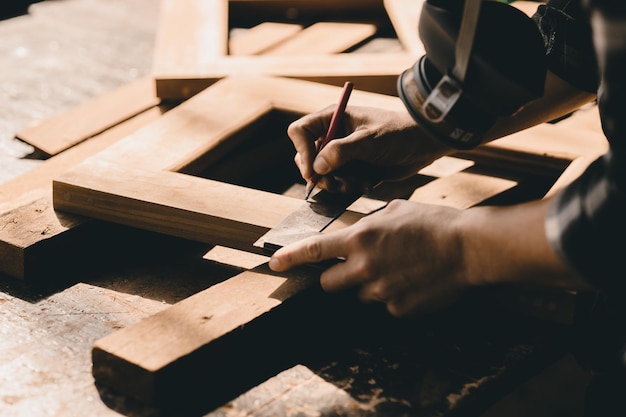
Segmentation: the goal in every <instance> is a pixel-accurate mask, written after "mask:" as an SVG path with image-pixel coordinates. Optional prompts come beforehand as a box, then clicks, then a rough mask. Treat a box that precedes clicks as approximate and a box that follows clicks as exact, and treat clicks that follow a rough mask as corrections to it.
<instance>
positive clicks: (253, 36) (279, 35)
mask: <svg viewBox="0 0 626 417" xmlns="http://www.w3.org/2000/svg"><path fill="white" fill-rule="evenodd" d="M301 30H302V25H297V24H292V23H276V22H263V23H260V24H258V25H256V26H254V27H252V28H250V29H246V30H245V31H244V32H243V33H239V34H237V36H231V37H230V38H229V40H228V53H229V55H257V54H262V53H263V52H264V51H266V50H268V49H270V48H271V47H273V46H274V45H276V44H278V43H281V42H283V41H285V40H287V39H289V38H290V37H292V36H293V35H295V34H296V33H298V32H300V31H301Z"/></svg>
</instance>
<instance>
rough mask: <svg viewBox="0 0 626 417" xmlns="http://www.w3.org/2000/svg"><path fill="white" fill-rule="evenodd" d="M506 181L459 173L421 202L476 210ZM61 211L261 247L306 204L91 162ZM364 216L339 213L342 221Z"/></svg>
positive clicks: (60, 193) (68, 176)
mask: <svg viewBox="0 0 626 417" xmlns="http://www.w3.org/2000/svg"><path fill="white" fill-rule="evenodd" d="M514 184H515V183H514V182H512V181H509V180H504V179H500V178H494V177H487V176H481V175H476V174H468V173H463V172H461V173H457V174H454V175H451V176H448V177H444V178H439V179H436V180H434V181H432V182H430V183H428V184H426V185H424V186H422V187H420V188H419V189H418V191H416V193H415V194H414V195H413V196H412V197H411V198H412V199H413V200H414V201H421V202H427V203H434V204H442V203H445V204H446V205H454V206H458V207H469V206H471V205H474V204H477V203H479V202H482V201H484V200H485V199H487V198H489V197H492V196H494V195H496V194H499V193H500V192H502V191H504V190H507V189H509V188H511V187H512V186H513V185H514ZM53 191H54V195H53V198H54V206H55V208H56V209H58V210H61V211H66V212H71V213H75V214H80V215H84V216H87V217H92V218H96V219H100V220H106V221H110V222H116V223H121V224H124V225H129V226H133V227H138V228H145V229H147V230H150V231H154V232H159V233H165V234H170V235H173V236H177V237H182V238H186V239H191V240H196V241H199V242H205V243H211V244H218V245H223V246H228V247H232V248H235V249H242V250H247V251H251V252H254V251H258V248H254V247H253V244H254V242H256V240H257V239H258V238H259V237H261V236H262V235H263V234H264V233H266V232H267V231H268V230H269V229H270V228H272V227H273V226H275V225H277V224H278V223H279V222H280V221H281V220H282V219H283V218H284V217H286V216H287V215H288V214H289V213H291V212H292V211H294V210H295V209H296V208H298V207H299V206H300V205H302V201H301V200H300V199H294V198H291V197H287V196H283V195H279V194H273V193H268V192H264V191H259V190H255V189H250V188H245V187H239V186H235V185H231V184H227V183H223V182H218V181H212V180H207V179H202V178H197V177H193V176H189V175H183V174H178V173H172V172H165V171H146V170H139V169H135V168H132V167H126V166H123V165H121V164H117V163H111V162H108V161H103V160H94V161H89V162H88V163H86V164H83V165H81V166H78V167H76V168H75V169H73V170H72V171H69V172H67V173H65V174H63V175H62V176H60V177H58V178H57V179H55V181H54V184H53ZM360 216H362V214H358V215H357V214H352V213H347V214H346V215H345V219H342V218H341V217H340V219H339V222H340V223H341V224H342V225H343V224H345V223H346V222H348V223H349V222H352V221H354V219H356V218H358V217H360Z"/></svg>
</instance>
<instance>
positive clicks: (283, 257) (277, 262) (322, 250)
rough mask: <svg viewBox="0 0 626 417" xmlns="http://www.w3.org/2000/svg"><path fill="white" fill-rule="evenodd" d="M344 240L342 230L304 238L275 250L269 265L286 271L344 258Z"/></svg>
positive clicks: (273, 268)
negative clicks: (295, 267) (304, 265)
mask: <svg viewBox="0 0 626 417" xmlns="http://www.w3.org/2000/svg"><path fill="white" fill-rule="evenodd" d="M343 241H344V239H343V233H342V231H338V232H335V233H329V234H327V235H319V236H313V237H310V238H307V239H303V240H301V241H298V242H295V243H292V244H291V245H288V246H284V247H282V248H280V249H279V250H277V251H276V252H274V254H273V255H272V257H271V258H270V261H269V267H270V268H271V269H272V270H274V271H286V270H288V269H290V268H293V267H294V266H297V265H303V264H311V263H319V262H322V261H325V260H328V259H336V258H343V257H345V256H346V253H345V247H346V245H345V244H344V243H343Z"/></svg>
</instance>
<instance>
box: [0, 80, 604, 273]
mask: <svg viewBox="0 0 626 417" xmlns="http://www.w3.org/2000/svg"><path fill="white" fill-rule="evenodd" d="M355 84H356V86H357V90H355V91H354V92H353V93H352V95H351V102H350V103H351V104H352V105H366V106H374V107H381V108H387V109H391V110H398V111H404V106H403V105H402V103H401V101H400V100H399V99H398V98H397V97H392V96H385V95H380V94H374V93H369V92H365V91H359V90H358V87H359V84H358V82H357V83H355ZM339 92H340V88H339V87H333V86H329V85H324V84H316V83H309V82H304V81H300V80H290V79H284V78H273V77H266V76H241V77H228V78H225V79H222V80H220V81H219V82H218V83H216V84H215V85H214V86H212V87H211V88H209V89H207V90H205V91H203V92H202V93H200V94H198V95H197V96H195V97H193V98H192V99H189V100H188V101H186V102H184V103H182V104H180V105H179V106H177V107H176V108H174V109H173V110H171V111H169V112H167V113H166V114H165V115H163V116H162V117H160V118H159V119H158V120H157V121H155V122H154V123H152V124H150V125H149V126H146V127H145V128H143V129H140V130H139V131H137V132H136V133H134V134H132V135H130V136H128V137H126V138H124V139H122V140H121V141H118V142H117V143H115V144H113V145H111V146H109V147H108V148H106V149H105V150H103V151H101V152H100V153H99V154H98V155H97V156H95V157H94V158H97V159H98V160H104V161H109V162H111V163H123V164H125V165H128V166H132V167H135V168H137V169H143V170H149V171H158V170H170V171H182V172H188V173H194V172H198V170H200V169H202V168H204V167H207V166H210V165H211V164H213V163H215V162H216V161H219V160H220V159H221V158H222V157H223V156H224V155H225V154H226V153H227V152H229V151H230V150H232V149H234V148H236V146H237V144H239V143H241V140H243V139H244V138H247V137H250V136H251V134H252V133H254V132H255V131H257V130H258V129H261V128H262V125H263V123H264V120H265V119H266V118H267V116H269V115H270V114H271V113H272V112H274V111H285V112H289V114H306V113H309V112H312V111H316V110H319V109H321V108H324V107H326V106H328V105H332V104H334V103H336V100H337V97H338V96H339ZM552 128H555V129H556V130H551V129H552ZM546 129H547V130H546ZM559 132H560V130H559V129H558V128H556V126H548V127H545V126H539V127H537V128H532V129H527V130H526V131H524V132H521V133H519V134H516V135H514V136H515V137H514V138H510V139H503V140H501V141H498V143H494V144H493V146H492V145H489V146H485V147H482V148H481V150H480V152H486V153H488V155H487V157H488V158H491V160H497V159H499V158H502V157H503V155H504V156H506V161H507V162H506V163H507V165H515V164H517V163H522V161H526V162H524V163H526V164H527V165H526V168H527V169H534V170H536V169H539V168H540V167H541V166H542V164H548V165H550V164H551V163H552V161H551V158H552V157H553V156H556V157H558V158H569V160H573V159H575V158H577V157H578V156H580V155H585V154H586V153H588V152H589V149H590V148H589V142H590V141H591V142H594V140H592V139H594V135H593V134H591V133H590V132H588V131H585V132H583V133H584V134H583V133H581V132H576V131H573V132H571V134H570V132H569V130H567V132H568V133H567V135H568V138H567V140H564V139H563V140H561V139H559V134H560V133H559ZM598 135H599V136H601V134H598ZM553 136H556V140H555V139H554V137H553ZM550 137H552V139H550ZM596 139H597V138H596ZM87 143H89V142H86V144H87ZM568 146H569V147H568ZM604 146H606V143H605V141H604ZM489 150H490V152H491V153H489V152H487V151H489ZM68 152H69V151H68ZM471 158H473V156H471V155H470V159H471ZM562 165H563V163H562V161H561V166H562ZM549 168H550V169H551V170H552V171H551V172H554V170H553V168H552V167H549ZM31 201H32V200H31ZM54 215H55V214H54V213H51V214H50V216H54ZM85 221H86V220H80V221H78V220H77V221H76V223H72V224H71V226H70V227H69V228H68V229H67V230H61V231H58V232H57V231H55V232H46V233H45V234H42V233H41V232H42V231H43V230H47V229H46V227H47V223H46V222H43V223H42V224H40V225H38V226H36V227H33V226H34V225H36V224H37V222H38V221H37V218H36V217H33V219H32V220H31V223H30V224H29V223H26V222H25V223H21V224H22V226H21V227H22V228H23V232H20V233H17V234H16V235H18V236H29V238H28V239H23V238H20V240H19V241H17V242H16V241H15V240H14V239H13V237H10V238H6V240H5V241H4V243H3V244H2V245H0V247H1V250H0V260H1V261H2V262H0V265H3V264H5V263H7V264H8V263H11V262H14V261H12V260H11V261H9V260H7V261H6V262H5V259H14V258H13V257H14V256H15V253H20V254H22V255H24V256H21V257H20V259H22V260H21V261H20V262H23V263H32V264H33V265H37V264H40V262H39V260H38V256H39V255H38V254H40V253H43V252H44V251H46V250H47V251H49V252H54V249H55V248H56V247H58V246H60V245H63V246H64V247H65V248H66V249H67V250H65V251H57V252H60V255H59V256H60V257H61V258H62V257H63V256H66V257H67V260H68V262H69V261H70V259H71V258H72V251H71V250H70V249H69V248H71V247H72V245H77V246H81V245H83V244H82V243H81V242H79V241H78V240H72V239H76V238H74V237H71V236H73V235H75V234H74V233H72V234H69V235H68V233H67V232H69V231H75V230H77V229H78V228H80V227H82V224H84V223H85ZM55 230H56V229H55ZM66 235H67V236H66ZM3 239H4V238H3ZM35 247H37V248H38V251H37V252H35V253H34V254H33V255H32V256H25V254H26V253H28V252H30V251H31V249H34V248H35ZM46 248H47V249H46ZM28 269H29V268H28V267H27V266H26V265H25V264H23V265H22V267H20V268H19V270H20V271H25V270H28Z"/></svg>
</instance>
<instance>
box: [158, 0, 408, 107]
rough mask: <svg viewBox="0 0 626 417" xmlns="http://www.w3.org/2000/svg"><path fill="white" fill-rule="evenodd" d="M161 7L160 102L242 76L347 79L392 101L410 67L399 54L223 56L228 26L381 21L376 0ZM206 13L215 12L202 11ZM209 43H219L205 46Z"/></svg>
mask: <svg viewBox="0 0 626 417" xmlns="http://www.w3.org/2000/svg"><path fill="white" fill-rule="evenodd" d="M162 1H163V6H162V9H163V10H164V11H166V10H167V13H165V12H163V13H161V17H160V23H159V27H158V34H157V35H158V36H157V42H156V45H155V53H154V60H153V71H152V73H153V76H154V78H155V80H156V90H157V96H158V97H160V98H162V99H165V100H184V99H187V98H189V97H191V96H193V95H194V94H197V93H198V92H199V91H202V90H203V89H205V88H207V87H208V86H210V85H211V84H213V83H214V82H216V81H217V80H219V79H221V78H223V77H226V76H229V75H231V74H242V73H246V74H265V75H275V76H284V77H293V78H299V79H303V80H309V81H316V82H321V83H328V84H331V85H338V86H341V85H343V83H344V82H345V80H346V79H352V80H353V81H354V82H355V83H358V84H357V85H358V86H359V88H360V89H362V90H366V91H372V92H376V93H382V94H390V95H396V94H397V93H396V78H397V76H398V74H400V73H401V72H402V71H404V70H405V69H406V68H409V67H410V66H411V65H412V64H413V63H414V61H415V57H414V55H413V54H406V53H403V52H402V53H398V52H394V53H376V54H361V53H359V54H326V53H323V54H320V53H309V54H307V55H300V54H298V56H284V55H277V56H268V57H264V56H263V55H259V56H247V57H241V56H229V55H227V49H228V48H227V46H228V45H227V44H228V38H227V35H228V28H229V27H230V26H231V25H234V26H236V25H237V23H236V22H238V21H240V20H242V19H243V20H244V21H246V20H249V19H254V20H255V23H254V24H255V25H256V24H260V23H262V22H264V21H272V18H274V19H276V20H280V21H285V20H286V21H288V22H290V23H297V21H305V22H309V23H316V22H320V21H321V20H320V19H323V20H325V21H332V20H333V19H340V18H341V16H347V18H348V19H349V20H352V19H359V18H360V17H361V18H362V17H363V14H364V13H365V14H368V15H370V20H371V18H372V16H374V17H376V18H377V19H380V17H381V16H384V7H382V2H380V1H372V2H368V3H365V4H358V2H349V3H345V4H344V2H340V3H337V2H326V1H325V2H318V1H313V0H311V1H309V0H302V1H300V2H298V3H297V4H294V3H293V2H290V1H287V0H257V1H237V0H176V1H175V0H162ZM209 9H211V10H214V11H215V12H214V13H209V12H207V11H208V10H209ZM253 10H254V11H255V12H253ZM277 13H278V15H280V14H281V13H282V14H285V13H286V14H294V15H296V17H297V21H295V20H294V17H293V16H291V17H290V16H284V15H283V16H282V19H281V18H280V16H277ZM362 21H367V19H363V20H362ZM246 23H247V22H246ZM250 26H254V25H250ZM207 31H208V32H209V33H208V34H207V33H205V32H207ZM211 42H217V43H220V45H217V46H215V45H210V43H211ZM329 55H330V57H334V59H333V58H330V57H329ZM334 55H342V56H339V57H335V56H334ZM343 55H346V56H343ZM370 55H374V56H370ZM329 58H330V59H329ZM257 60H260V61H257Z"/></svg>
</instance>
